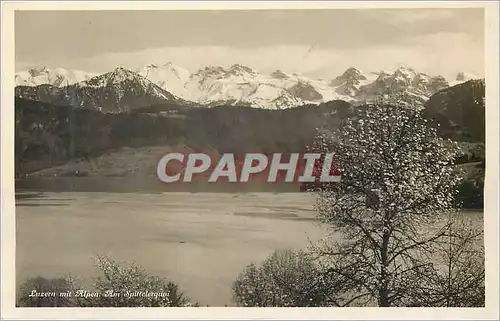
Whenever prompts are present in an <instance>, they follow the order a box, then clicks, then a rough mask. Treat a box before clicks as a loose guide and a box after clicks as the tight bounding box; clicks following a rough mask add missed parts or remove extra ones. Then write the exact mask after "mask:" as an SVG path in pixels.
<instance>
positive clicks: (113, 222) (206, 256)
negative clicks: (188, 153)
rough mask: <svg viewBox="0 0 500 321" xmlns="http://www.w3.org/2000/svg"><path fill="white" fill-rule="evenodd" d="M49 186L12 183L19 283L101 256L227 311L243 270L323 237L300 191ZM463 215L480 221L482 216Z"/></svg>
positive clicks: (78, 272) (308, 197)
mask: <svg viewBox="0 0 500 321" xmlns="http://www.w3.org/2000/svg"><path fill="white" fill-rule="evenodd" d="M75 180H79V179H75ZM69 182H70V181H69V180H66V184H68V183H69ZM81 182H83V181H80V182H77V183H74V184H77V185H78V184H80V185H79V186H82V184H83V183H81ZM52 184H53V183H52ZM47 186H49V185H45V186H35V187H33V185H31V187H32V188H28V189H26V188H21V187H22V184H17V185H16V189H17V192H18V193H17V194H18V195H17V200H16V204H17V206H16V230H17V231H16V233H17V244H16V256H17V257H16V268H17V276H16V277H17V283H18V284H20V283H21V282H23V281H24V280H25V279H26V278H28V277H32V276H39V275H40V276H44V277H47V278H51V277H61V276H66V275H68V274H69V273H71V274H72V275H74V276H79V277H82V278H83V279H84V280H85V279H86V278H89V277H92V276H96V275H99V271H98V270H96V269H95V268H94V267H93V261H92V256H93V255H96V254H108V255H110V256H111V257H112V258H114V259H116V260H118V261H126V262H129V263H130V262H132V261H135V262H137V263H138V264H139V265H141V266H142V267H144V268H145V269H146V270H148V271H149V272H150V273H151V274H154V275H158V276H162V277H166V278H169V279H171V280H173V281H174V282H176V283H178V284H179V286H180V287H181V289H183V290H184V291H186V292H187V294H188V295H189V296H191V297H192V298H193V299H194V300H196V301H198V302H200V303H201V304H208V305H211V306H223V305H233V304H232V302H231V285H232V282H233V281H234V280H235V279H236V278H237V276H238V274H239V273H240V272H241V271H242V269H243V268H244V267H245V266H246V265H248V264H250V263H252V262H260V261H262V260H264V259H265V258H266V257H267V256H269V255H270V254H271V253H272V252H274V251H275V250H277V249H283V248H304V247H306V246H307V245H308V244H309V241H315V240H318V239H320V238H322V237H323V236H325V233H326V232H325V230H324V229H323V228H322V227H321V226H319V225H318V223H317V222H316V221H315V219H314V211H313V205H314V201H315V197H314V195H312V194H307V193H254V192H252V193H188V192H176V193H172V192H168V193H162V192H152V191H148V192H147V193H146V192H144V191H143V192H141V193H139V192H135V193H131V192H120V193H116V192H103V191H98V192H96V191H94V192H92V191H88V190H87V191H86V189H85V188H80V189H77V191H65V192H63V191H60V189H56V190H57V191H54V188H48V187H47ZM94 186H95V187H98V188H99V189H100V190H102V189H103V188H102V185H101V186H96V185H94ZM24 187H26V186H24ZM66 188H68V187H67V186H66ZM37 189H38V190H37ZM68 189H69V188H68ZM69 190H71V189H69ZM123 190H125V191H127V188H125V187H124V188H122V190H121V191H123ZM468 215H471V216H472V217H475V219H474V221H476V222H477V224H482V213H471V214H468Z"/></svg>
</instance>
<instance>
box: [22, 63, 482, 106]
mask: <svg viewBox="0 0 500 321" xmlns="http://www.w3.org/2000/svg"><path fill="white" fill-rule="evenodd" d="M122 69H123V68H122ZM114 72H115V73H116V70H115V71H114ZM136 72H137V73H134V72H132V71H130V72H120V73H119V76H116V75H115V76H113V77H122V78H123V79H117V81H118V82H119V83H122V82H123V81H124V80H126V78H127V77H129V78H131V79H132V78H133V79H132V80H133V81H132V82H136V83H139V85H137V86H138V88H146V89H147V92H148V96H152V97H160V98H161V99H167V100H171V99H174V100H175V99H181V100H186V101H193V102H196V103H198V104H202V105H206V106H215V105H222V104H226V105H242V106H251V107H259V108H268V109H275V108H290V107H294V106H299V105H304V104H318V103H321V102H326V101H331V100H344V101H349V102H353V103H356V102H357V103H360V102H364V101H371V100H373V99H376V98H377V97H380V96H381V95H392V94H406V95H407V96H408V97H412V98H413V99H415V100H416V101H418V102H421V103H422V102H425V101H427V100H428V99H429V97H430V96H431V95H433V94H434V93H436V92H438V91H440V90H442V89H444V88H447V87H449V86H450V85H451V86H453V85H455V84H458V83H461V82H464V81H467V80H469V79H475V78H479V77H476V76H474V75H471V74H466V73H459V74H458V75H457V78H456V80H453V81H450V82H448V81H447V80H446V79H445V78H444V77H441V76H432V75H427V74H425V73H422V72H418V71H416V70H414V69H411V68H407V67H400V68H397V69H395V70H391V71H390V72H387V71H380V72H367V73H364V72H362V71H361V70H359V69H356V68H353V67H351V68H348V69H346V70H345V71H344V72H343V73H342V74H341V75H340V76H338V77H336V78H333V79H330V80H320V79H313V78H310V77H307V76H305V75H300V74H296V73H287V72H286V71H283V70H276V71H274V72H272V73H270V74H264V73H260V72H258V71H255V70H253V69H251V68H249V67H247V66H244V65H241V64H234V65H232V66H230V67H227V68H224V67H220V66H207V67H204V68H202V69H200V70H198V71H196V72H194V73H191V72H190V71H188V70H186V69H184V68H182V67H179V66H176V65H174V64H173V63H170V62H169V63H166V64H163V65H160V64H148V65H146V66H144V67H142V68H140V69H138V70H136ZM104 75H107V76H106V77H101V76H102V75H101V76H99V77H97V78H92V79H91V80H90V79H89V78H90V76H92V74H90V73H85V72H82V71H73V70H71V71H68V70H65V69H61V68H56V69H53V70H51V69H47V68H45V67H41V68H35V69H31V70H29V71H26V72H21V73H18V74H16V85H24V86H37V85H40V84H50V85H53V86H56V87H63V86H65V85H66V86H67V84H76V83H78V84H79V86H80V85H81V86H90V87H92V86H97V87H99V86H104V83H98V82H99V81H101V82H110V81H111V82H112V81H113V80H112V79H111V78H113V77H111V76H110V73H107V74H104ZM100 77H101V78H100ZM110 77H111V78H110ZM96 79H97V80H96ZM99 79H100V80H99ZM131 79H129V80H131ZM149 81H150V82H151V83H146V82H149ZM152 84H154V85H156V86H151V85H152ZM134 86H135V85H134ZM134 86H132V87H134ZM153 87H154V88H153ZM119 88H120V86H118V87H116V88H115V89H114V90H113V92H114V94H113V95H118V96H117V99H118V100H120V99H121V95H123V94H120V91H124V90H123V88H122V89H119ZM125 91H126V90H125ZM132 93H133V91H132ZM170 95H171V96H172V97H171V96H170ZM163 96H164V97H163Z"/></svg>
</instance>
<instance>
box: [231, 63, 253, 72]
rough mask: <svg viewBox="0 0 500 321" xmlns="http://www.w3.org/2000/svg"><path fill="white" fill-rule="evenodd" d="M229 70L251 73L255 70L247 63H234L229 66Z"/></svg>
mask: <svg viewBox="0 0 500 321" xmlns="http://www.w3.org/2000/svg"><path fill="white" fill-rule="evenodd" d="M228 72H230V73H231V72H233V73H234V72H235V73H250V74H253V73H254V71H253V70H252V69H251V68H250V67H247V66H245V65H241V64H234V65H232V66H231V67H229V70H228Z"/></svg>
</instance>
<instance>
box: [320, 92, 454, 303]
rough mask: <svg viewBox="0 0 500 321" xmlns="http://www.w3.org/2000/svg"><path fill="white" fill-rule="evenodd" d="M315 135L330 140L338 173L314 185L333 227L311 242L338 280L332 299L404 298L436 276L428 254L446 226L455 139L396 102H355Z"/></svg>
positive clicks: (417, 111) (396, 300)
mask: <svg viewBox="0 0 500 321" xmlns="http://www.w3.org/2000/svg"><path fill="white" fill-rule="evenodd" d="M317 139H318V140H319V143H318V142H316V144H315V145H316V146H324V147H325V148H327V147H328V146H331V145H334V146H335V147H334V150H333V151H334V152H335V153H336V156H335V160H336V163H335V165H336V166H337V170H338V171H339V172H340V174H341V176H342V182H341V183H339V184H336V185H329V186H326V187H325V188H322V189H321V190H320V191H319V192H318V198H317V204H316V208H317V212H318V216H319V217H320V218H321V220H322V222H323V223H325V224H326V225H327V226H328V227H329V228H330V229H331V230H332V232H335V233H339V234H340V240H339V238H338V237H336V238H330V239H328V240H326V241H325V242H323V244H320V245H318V246H316V247H315V252H316V253H318V254H319V255H320V256H321V257H323V258H324V259H325V258H326V259H327V260H328V261H329V262H331V263H330V266H329V269H328V273H329V276H330V277H331V278H332V279H335V280H337V281H339V282H342V284H343V288H342V290H341V291H339V292H338V293H337V294H336V295H335V297H333V298H330V299H331V301H332V302H333V304H334V305H339V306H347V305H378V306H382V307H388V306H406V305H411V302H413V299H414V298H413V297H412V296H414V295H415V293H416V292H417V291H415V290H414V288H415V287H418V286H419V284H417V283H416V282H415V281H416V280H418V279H419V278H421V277H422V276H429V275H431V274H433V275H436V273H435V265H434V264H433V263H434V262H433V261H432V260H431V259H429V257H430V256H429V255H430V253H432V252H433V251H434V250H435V247H434V244H435V242H436V241H437V240H440V239H442V238H443V237H445V236H446V235H447V232H448V231H449V229H450V224H449V223H448V222H446V221H444V222H443V218H445V217H444V216H443V215H444V214H445V213H447V212H448V211H450V210H452V209H453V206H454V202H453V198H454V195H455V193H456V188H457V185H458V183H459V181H460V175H459V173H458V172H457V171H456V168H455V167H454V166H453V163H454V159H455V158H456V157H457V155H458V153H459V149H458V147H457V145H456V144H454V143H453V142H451V141H449V140H443V139H441V138H440V137H439V136H438V134H437V132H436V130H435V129H433V128H432V127H431V126H428V124H427V121H426V119H425V118H424V117H423V116H422V112H421V109H419V108H411V107H410V106H408V104H401V103H399V102H391V103H384V102H380V103H375V104H373V105H369V106H365V107H359V108H358V110H357V115H356V117H354V118H351V119H348V120H346V122H345V123H344V124H343V125H342V126H341V128H340V129H339V131H338V132H335V133H329V132H322V133H320V134H319V135H318V137H317ZM322 151H324V150H322ZM429 226H436V227H437V228H434V229H429ZM436 304H437V303H436Z"/></svg>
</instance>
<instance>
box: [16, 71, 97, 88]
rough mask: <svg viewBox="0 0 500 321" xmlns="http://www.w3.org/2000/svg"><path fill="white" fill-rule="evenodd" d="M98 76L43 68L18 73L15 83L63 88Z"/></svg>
mask: <svg viewBox="0 0 500 321" xmlns="http://www.w3.org/2000/svg"><path fill="white" fill-rule="evenodd" d="M97 75H98V74H96V73H89V72H85V71H81V70H66V69H63V68H54V69H50V68H47V67H44V66H42V67H38V68H31V69H29V70H26V71H21V72H18V73H16V75H15V82H16V86H39V85H52V86H56V87H62V86H67V85H72V84H75V83H77V82H80V81H85V80H88V79H90V78H92V77H94V76H97Z"/></svg>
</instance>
